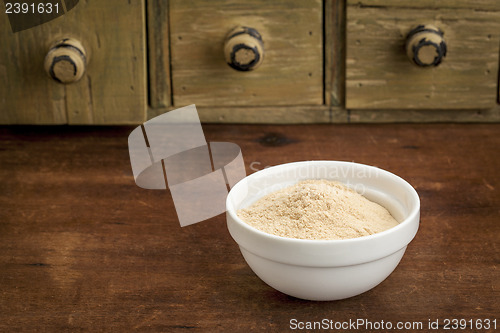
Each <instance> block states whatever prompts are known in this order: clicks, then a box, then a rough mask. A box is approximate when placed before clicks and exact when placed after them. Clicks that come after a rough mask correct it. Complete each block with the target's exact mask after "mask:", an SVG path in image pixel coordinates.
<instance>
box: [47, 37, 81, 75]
mask: <svg viewBox="0 0 500 333" xmlns="http://www.w3.org/2000/svg"><path fill="white" fill-rule="evenodd" d="M44 67H45V71H46V72H47V74H48V75H49V76H50V77H51V78H53V79H54V80H56V81H57V82H60V83H73V82H76V81H78V80H80V79H81V78H82V76H83V74H84V73H85V69H86V67H87V53H86V52H85V49H84V47H83V45H82V44H81V43H80V42H79V41H77V40H75V39H72V38H64V39H62V40H60V41H57V42H56V43H54V45H53V46H52V47H51V48H50V49H49V52H48V53H47V56H46V57H45V62H44Z"/></svg>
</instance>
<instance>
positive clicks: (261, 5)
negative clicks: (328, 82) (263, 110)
mask: <svg viewBox="0 0 500 333" xmlns="http://www.w3.org/2000/svg"><path fill="white" fill-rule="evenodd" d="M169 3H170V5H169V6H170V10H169V19H170V38H171V42H170V44H171V64H172V85H173V96H174V105H176V106H184V105H187V104H192V103H195V104H196V105H198V106H237V105H245V106H254V105H266V106H269V105H304V104H315V105H318V104H323V38H322V36H323V27H322V10H323V6H322V1H320V0H313V1H300V0H291V1H285V0H280V1H273V2H269V1H265V0H255V1H250V2H249V1H244V0H231V1H225V0H217V1H213V0H189V1H186V0H170V2H169ZM238 25H242V26H248V27H251V28H254V29H256V30H257V31H258V32H259V33H260V34H261V36H262V39H263V42H264V49H265V55H264V61H263V63H262V65H261V66H260V67H259V68H258V69H257V70H255V71H251V72H238V71H235V70H234V69H232V68H230V67H229V66H228V65H227V64H226V62H225V60H224V52H223V47H224V39H225V37H226V35H227V33H228V32H229V31H231V30H232V29H233V28H234V27H236V26H238Z"/></svg>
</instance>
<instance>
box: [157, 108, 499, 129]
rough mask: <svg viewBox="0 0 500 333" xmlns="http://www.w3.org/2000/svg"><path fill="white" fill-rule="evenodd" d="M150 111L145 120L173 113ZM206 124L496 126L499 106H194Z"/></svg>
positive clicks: (159, 110) (158, 109) (169, 109)
mask: <svg viewBox="0 0 500 333" xmlns="http://www.w3.org/2000/svg"><path fill="white" fill-rule="evenodd" d="M174 109H175V107H169V108H149V109H148V119H151V118H154V117H156V116H159V115H161V114H163V113H165V112H168V111H171V110H174ZM197 109H198V113H199V116H200V119H201V120H202V121H203V122H207V123H229V124H318V123H334V124H338V123H449V122H456V123H464V122H466V123H495V122H497V123H498V122H500V105H498V106H496V107H493V108H491V109H484V110H483V109H476V110H469V109H467V110H463V109H451V110H448V109H443V110H439V109H428V110H425V109H422V110H408V109H350V110H346V109H345V108H342V107H336V106H326V105H320V106H281V107H278V106H273V107H210V106H202V107H197Z"/></svg>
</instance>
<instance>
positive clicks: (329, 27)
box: [324, 0, 345, 106]
mask: <svg viewBox="0 0 500 333" xmlns="http://www.w3.org/2000/svg"><path fill="white" fill-rule="evenodd" d="M324 25H325V37H324V40H325V46H324V57H325V104H326V105H335V106H340V105H344V97H345V95H344V94H345V93H344V91H345V6H344V0H326V1H325V7H324Z"/></svg>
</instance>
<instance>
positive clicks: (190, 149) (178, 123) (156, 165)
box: [128, 105, 246, 226]
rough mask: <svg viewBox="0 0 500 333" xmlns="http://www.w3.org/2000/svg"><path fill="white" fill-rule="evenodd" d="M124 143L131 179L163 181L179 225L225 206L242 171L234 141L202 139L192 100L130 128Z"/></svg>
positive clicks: (154, 184)
mask: <svg viewBox="0 0 500 333" xmlns="http://www.w3.org/2000/svg"><path fill="white" fill-rule="evenodd" d="M128 147H129V154H130V163H131V165H132V172H133V174H134V179H135V182H136V184H137V185H138V186H139V187H142V188H145V189H167V187H168V188H169V189H170V192H171V194H172V198H173V201H174V205H175V210H176V212H177V216H178V218H179V222H180V224H181V226H187V225H190V224H194V223H197V222H201V221H203V220H206V219H208V218H211V217H213V216H216V215H219V214H221V213H223V212H225V211H226V205H225V204H226V197H227V194H228V191H229V189H230V188H231V187H233V186H234V185H235V184H236V183H237V182H238V181H239V180H241V179H243V178H244V177H245V176H246V172H245V164H244V162H243V156H242V154H241V149H240V147H239V146H238V145H236V144H234V143H231V142H210V143H207V142H206V140H205V135H204V133H203V129H202V127H201V123H200V119H199V117H198V112H197V110H196V107H195V105H189V106H186V107H183V108H180V109H176V110H173V111H170V112H167V113H164V114H162V115H160V116H158V117H155V118H153V119H151V120H149V121H147V122H145V123H144V124H143V125H141V126H139V127H137V128H135V129H134V130H133V131H132V132H131V133H130V135H129V137H128Z"/></svg>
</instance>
